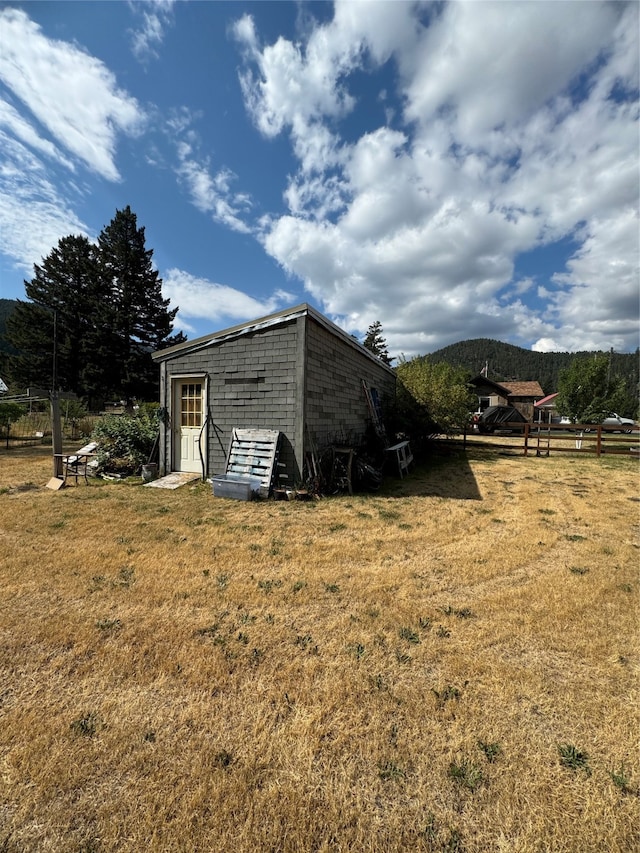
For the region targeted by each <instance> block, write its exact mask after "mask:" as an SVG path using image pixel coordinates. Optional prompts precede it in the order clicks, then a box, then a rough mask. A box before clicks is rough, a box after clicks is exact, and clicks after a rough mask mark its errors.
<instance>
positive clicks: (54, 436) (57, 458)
mask: <svg viewBox="0 0 640 853" xmlns="http://www.w3.org/2000/svg"><path fill="white" fill-rule="evenodd" d="M57 383H58V312H57V310H56V309H55V308H54V309H53V367H52V370H51V447H52V453H53V476H54V477H58V478H59V479H60V480H61V479H62V477H63V474H62V456H61V454H62V424H61V422H60V403H59V400H58V389H57V387H56V386H57Z"/></svg>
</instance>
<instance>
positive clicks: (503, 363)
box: [0, 299, 640, 399]
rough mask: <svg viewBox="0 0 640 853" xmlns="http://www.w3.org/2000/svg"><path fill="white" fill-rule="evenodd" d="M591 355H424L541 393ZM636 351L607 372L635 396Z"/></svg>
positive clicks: (508, 349) (498, 349)
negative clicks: (528, 384) (536, 386)
mask: <svg viewBox="0 0 640 853" xmlns="http://www.w3.org/2000/svg"><path fill="white" fill-rule="evenodd" d="M16 304H17V302H16V301H15V300H13V299H0V371H1V370H2V367H3V359H5V358H6V355H7V354H8V353H11V352H13V351H14V350H12V348H11V346H10V344H9V342H8V341H7V339H6V324H7V317H8V316H9V314H10V313H11V312H12V311H13V309H14V308H15V306H16ZM585 355H593V353H589V352H579V353H575V352H532V351H531V350H527V349H523V348H522V347H516V346H513V345H512V344H504V343H502V342H501V341H494V340H492V339H490V338H474V339H473V340H469V341H460V343H457V344H451V345H450V346H448V347H443V348H442V349H439V350H436V352H433V353H430V354H429V355H427V356H424V358H428V359H429V361H431V362H433V363H437V362H441V361H446V362H448V363H449V364H453V365H460V366H461V367H464V368H466V369H467V370H468V371H469V373H470V374H471V375H472V376H477V375H478V374H479V373H480V371H481V370H482V369H483V368H484V366H485V364H488V376H489V379H493V380H494V381H495V382H500V381H503V382H508V381H509V380H527V379H537V380H538V382H539V383H540V385H541V386H542V390H543V391H544V393H545V394H552V393H553V392H554V391H557V390H558V375H559V373H560V371H561V370H563V369H564V368H566V367H568V366H569V364H570V363H571V361H572V359H574V358H576V356H585ZM639 356H640V353H639V352H638V350H636V352H635V353H615V352H614V353H613V354H612V356H611V372H612V374H613V375H618V376H623V377H624V378H625V382H626V384H627V388H628V391H629V394H630V395H631V396H632V397H634V398H635V399H637V392H638V383H639V381H640V376H639V372H640V357H639ZM0 375H1V374H0Z"/></svg>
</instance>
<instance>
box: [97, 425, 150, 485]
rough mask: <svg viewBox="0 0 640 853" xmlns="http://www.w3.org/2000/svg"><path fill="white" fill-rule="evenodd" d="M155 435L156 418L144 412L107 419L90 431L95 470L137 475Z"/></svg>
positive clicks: (147, 457) (145, 460) (146, 458)
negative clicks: (96, 447)
mask: <svg viewBox="0 0 640 853" xmlns="http://www.w3.org/2000/svg"><path fill="white" fill-rule="evenodd" d="M157 434H158V417H157V415H156V414H153V415H152V414H147V413H145V412H142V413H138V414H135V415H107V416H106V417H105V418H103V419H102V420H101V421H100V423H98V424H97V425H96V427H95V428H94V430H93V435H92V438H93V439H94V441H96V442H97V444H98V449H97V451H96V458H97V461H98V470H100V471H114V472H117V473H119V474H125V475H127V474H137V473H139V471H140V469H141V467H142V465H143V464H145V463H146V462H147V460H148V459H149V456H150V455H151V452H152V451H153V445H154V443H155V440H156V436H157Z"/></svg>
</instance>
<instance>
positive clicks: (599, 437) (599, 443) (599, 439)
mask: <svg viewBox="0 0 640 853" xmlns="http://www.w3.org/2000/svg"><path fill="white" fill-rule="evenodd" d="M601 453H602V424H598V431H597V433H596V456H600V455H601Z"/></svg>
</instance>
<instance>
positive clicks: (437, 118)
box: [0, 0, 640, 356]
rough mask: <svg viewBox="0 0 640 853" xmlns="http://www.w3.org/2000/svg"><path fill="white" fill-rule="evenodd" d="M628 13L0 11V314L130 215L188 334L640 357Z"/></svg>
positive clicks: (461, 5)
mask: <svg viewBox="0 0 640 853" xmlns="http://www.w3.org/2000/svg"><path fill="white" fill-rule="evenodd" d="M639 8H640V6H639V4H638V3H636V2H631V3H624V2H621V3H617V2H604V3H599V2H592V0H589V1H588V2H581V0H573V2H563V0H558V2H537V1H536V2H527V0H523V2H515V0H514V2H477V1H476V2H452V3H443V2H438V3H429V2H403V0H392V1H391V2H386V0H378V2H359V0H349V2H336V3H305V2H299V3H294V2H277V3H271V2H254V3H245V2H242V1H241V0H237V2H230V3H225V2H215V3H214V2H172V0H162V2H151V0H150V2H135V0H132V2H118V3H115V2H82V0H81V2H74V3H71V2H56V0H49V2H27V3H13V2H8V3H7V2H5V3H1V4H0V295H1V296H3V297H6V298H23V297H24V286H23V279H24V278H30V277H31V275H32V274H33V264H34V263H38V262H40V260H41V258H42V257H43V256H46V255H47V254H48V253H49V252H50V251H51V249H52V248H53V247H54V246H55V245H56V244H57V242H58V240H59V239H60V238H61V237H63V236H66V235H68V234H86V235H87V236H89V237H90V238H91V239H93V238H95V237H97V235H98V233H99V232H100V230H101V229H102V228H103V227H104V226H105V225H106V224H108V222H109V221H110V220H111V218H112V217H113V215H114V214H115V211H116V210H117V209H122V208H123V207H125V206H126V205H127V204H128V205H131V208H132V209H133V211H134V212H135V213H136V214H137V216H138V224H139V225H142V226H144V227H145V229H146V241H147V248H151V249H153V250H154V262H155V264H156V265H157V267H158V269H159V271H160V274H161V276H162V278H163V280H164V292H165V296H168V297H170V298H171V300H172V305H174V306H175V305H179V306H180V312H179V315H178V324H177V325H178V327H179V328H182V329H183V330H184V331H185V332H186V333H187V334H188V336H189V337H194V336H197V335H200V334H205V333H208V332H211V331H215V330H217V329H221V328H224V327H225V326H229V325H232V324H235V323H240V322H243V321H245V320H247V321H248V320H253V319H255V318H257V317H260V316H262V315H264V314H268V313H271V312H272V311H276V310H280V309H284V308H287V307H288V306H293V305H296V304H298V303H299V302H303V301H307V302H310V303H311V304H313V305H315V306H316V307H317V308H318V309H319V310H321V311H322V312H323V313H325V314H326V315H327V316H329V317H331V318H332V319H333V320H334V321H335V322H337V323H338V324H339V325H341V326H342V327H343V328H345V329H346V330H348V331H349V332H351V333H353V334H356V335H358V336H363V335H364V334H365V332H366V330H367V327H368V326H369V325H370V324H371V323H372V322H373V321H375V320H380V321H381V323H382V325H383V329H384V333H385V337H386V339H387V342H388V345H389V349H390V352H391V353H392V355H398V354H400V353H403V354H405V355H406V356H411V355H414V354H418V353H419V354H423V353H428V352H431V351H433V350H435V349H438V348H439V347H442V346H445V345H447V344H449V343H453V342H456V341H460V340H465V339H468V338H477V337H487V338H496V339H499V340H502V341H508V342H511V343H514V344H517V345H519V346H524V347H527V348H533V349H535V350H543V351H548V350H586V349H609V348H610V347H613V348H614V349H615V350H617V351H620V352H624V351H632V350H635V348H636V347H637V346H638V323H639V310H638V302H639V277H638V275H639V273H638V260H639V228H638V205H639V195H640V191H639V170H638V161H639V144H638V141H639V136H638V89H639V71H638V64H639V35H638V33H639V21H638V12H639Z"/></svg>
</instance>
